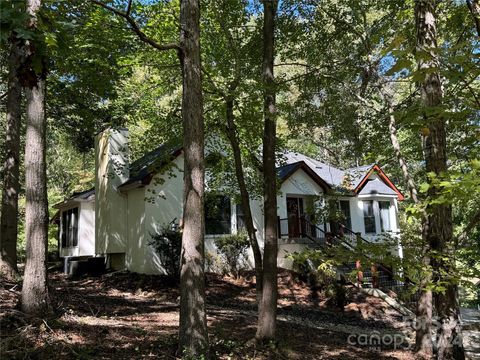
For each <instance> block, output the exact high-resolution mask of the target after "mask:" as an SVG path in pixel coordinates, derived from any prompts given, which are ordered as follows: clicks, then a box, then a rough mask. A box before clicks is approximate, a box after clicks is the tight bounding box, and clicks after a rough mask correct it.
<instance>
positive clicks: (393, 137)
mask: <svg viewBox="0 0 480 360" xmlns="http://www.w3.org/2000/svg"><path fill="white" fill-rule="evenodd" d="M387 106H388V115H389V118H390V121H389V124H388V129H389V130H390V141H391V142H392V146H393V149H394V150H395V156H396V157H397V160H398V163H399V164H400V168H401V169H402V173H403V178H404V179H405V182H406V183H407V188H408V192H409V193H410V197H411V198H412V201H413V202H414V203H415V204H418V193H417V187H416V185H415V181H414V180H413V178H412V177H411V175H410V172H409V171H408V166H407V162H406V161H405V158H404V157H403V155H402V149H401V147H400V142H399V141H398V136H397V124H396V121H395V115H394V113H393V108H392V105H391V104H390V102H388V104H387Z"/></svg>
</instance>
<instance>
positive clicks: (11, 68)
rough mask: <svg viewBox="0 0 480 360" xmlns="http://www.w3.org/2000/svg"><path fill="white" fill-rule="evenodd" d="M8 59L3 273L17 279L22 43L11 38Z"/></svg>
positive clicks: (0, 247)
mask: <svg viewBox="0 0 480 360" xmlns="http://www.w3.org/2000/svg"><path fill="white" fill-rule="evenodd" d="M10 41H11V47H10V55H9V57H8V89H7V126H6V134H5V135H6V139H5V153H6V156H5V165H4V170H3V191H2V209H1V219H0V274H2V275H3V276H5V278H6V279H8V280H15V279H16V278H17V276H18V269H17V235H18V192H19V190H20V182H19V176H20V171H19V167H20V121H21V105H22V87H21V84H20V82H19V79H18V76H17V72H18V66H19V64H20V63H21V61H22V59H21V50H20V46H21V44H20V42H19V41H18V40H17V38H16V37H15V36H14V35H12V36H11V39H10Z"/></svg>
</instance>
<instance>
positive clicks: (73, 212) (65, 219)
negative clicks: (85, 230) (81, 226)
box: [61, 207, 78, 248]
mask: <svg viewBox="0 0 480 360" xmlns="http://www.w3.org/2000/svg"><path fill="white" fill-rule="evenodd" d="M61 237H62V248H68V247H75V246H78V207H76V208H72V209H68V210H65V211H63V212H62V220H61Z"/></svg>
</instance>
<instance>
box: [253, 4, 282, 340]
mask: <svg viewBox="0 0 480 360" xmlns="http://www.w3.org/2000/svg"><path fill="white" fill-rule="evenodd" d="M277 7H278V1H277V0H263V9H264V11H263V13H264V22H263V82H264V87H265V89H264V117H265V127H264V135H263V136H264V137H263V177H264V180H263V193H264V213H265V217H264V219H265V247H264V252H263V295H262V302H261V303H260V306H259V313H258V326H257V334H256V338H257V340H259V341H265V340H273V339H274V338H275V331H276V319H277V252H278V249H277V247H278V246H277V241H278V237H277V172H276V167H275V142H276V141H275V137H276V112H277V110H276V106H275V79H274V74H273V62H274V37H275V16H276V13H277Z"/></svg>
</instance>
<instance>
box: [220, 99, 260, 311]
mask: <svg viewBox="0 0 480 360" xmlns="http://www.w3.org/2000/svg"><path fill="white" fill-rule="evenodd" d="M225 105H226V118H227V136H228V139H229V141H230V146H231V147H232V152H233V159H234V163H235V174H236V176H237V182H238V188H239V190H240V201H241V204H240V205H241V207H242V210H243V214H244V217H245V228H246V229H247V234H248V238H249V240H250V245H251V247H252V251H253V259H254V262H255V264H254V265H255V287H256V290H257V304H260V303H261V301H262V296H263V265H262V253H261V251H260V246H259V245H258V241H257V235H256V231H257V230H256V229H255V226H254V225H253V216H252V209H251V207H250V195H249V192H248V189H247V183H246V181H245V173H244V170H243V161H242V152H241V149H240V144H239V141H238V135H237V126H236V124H235V115H234V113H233V105H234V101H233V98H232V97H231V96H230V97H227V99H226V102H225Z"/></svg>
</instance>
